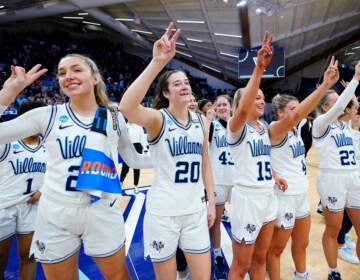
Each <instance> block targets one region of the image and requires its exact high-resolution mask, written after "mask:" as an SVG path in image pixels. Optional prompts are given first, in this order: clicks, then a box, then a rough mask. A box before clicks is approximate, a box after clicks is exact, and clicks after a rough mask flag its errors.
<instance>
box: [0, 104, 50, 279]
mask: <svg viewBox="0 0 360 280" xmlns="http://www.w3.org/2000/svg"><path fill="white" fill-rule="evenodd" d="M41 106H46V105H45V104H44V103H42V102H38V101H25V102H23V103H22V104H21V106H20V108H19V110H18V116H20V115H22V114H23V113H25V112H27V111H29V110H31V109H34V108H37V107H41ZM40 142H41V138H40V137H39V135H34V136H30V137H26V138H24V139H22V140H18V141H14V142H11V143H8V144H5V145H0V190H1V192H0V279H4V272H5V269H6V265H7V262H8V259H9V253H10V249H11V243H12V240H13V236H14V235H16V239H17V244H18V248H19V249H18V254H19V263H20V265H19V278H20V279H29V280H30V279H31V280H32V279H34V277H35V268H36V263H35V259H34V258H32V257H29V251H30V245H31V240H32V237H33V233H34V227H35V218H36V213H37V207H38V200H39V198H40V195H41V194H40V191H39V190H40V188H41V187H42V184H43V178H44V173H45V170H46V161H45V149H44V148H43V147H42V145H41V143H40Z"/></svg>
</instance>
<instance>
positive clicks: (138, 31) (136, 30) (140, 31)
mask: <svg viewBox="0 0 360 280" xmlns="http://www.w3.org/2000/svg"><path fill="white" fill-rule="evenodd" d="M131 31H133V32H137V33H142V34H153V33H152V32H150V31H144V30H138V29H131Z"/></svg>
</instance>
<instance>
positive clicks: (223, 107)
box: [215, 96, 231, 121]
mask: <svg viewBox="0 0 360 280" xmlns="http://www.w3.org/2000/svg"><path fill="white" fill-rule="evenodd" d="M215 104H216V116H217V117H218V118H219V119H222V120H226V121H227V120H228V119H229V118H230V111H231V105H230V103H229V101H228V100H227V99H226V98H225V97H223V96H221V97H219V98H218V99H217V100H216V103H215Z"/></svg>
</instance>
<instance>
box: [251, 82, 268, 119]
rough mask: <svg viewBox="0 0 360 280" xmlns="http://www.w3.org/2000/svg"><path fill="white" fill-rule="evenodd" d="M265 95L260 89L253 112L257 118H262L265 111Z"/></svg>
mask: <svg viewBox="0 0 360 280" xmlns="http://www.w3.org/2000/svg"><path fill="white" fill-rule="evenodd" d="M265 105H266V104H265V96H264V93H263V92H262V90H260V89H259V91H258V93H257V96H256V99H255V102H254V104H253V106H252V114H253V116H254V117H256V118H260V117H261V116H262V115H263V114H264V111H265Z"/></svg>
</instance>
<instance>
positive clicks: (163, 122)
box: [148, 110, 165, 145]
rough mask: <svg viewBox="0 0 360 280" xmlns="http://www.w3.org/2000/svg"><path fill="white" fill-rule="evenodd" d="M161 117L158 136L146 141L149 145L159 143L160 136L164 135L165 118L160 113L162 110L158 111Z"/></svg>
mask: <svg viewBox="0 0 360 280" xmlns="http://www.w3.org/2000/svg"><path fill="white" fill-rule="evenodd" d="M160 113H161V116H162V118H163V121H162V124H161V129H160V132H159V135H158V136H156V137H155V138H154V139H153V140H151V141H148V143H149V145H155V144H156V143H157V142H159V140H160V139H161V136H162V135H163V134H164V132H165V116H164V113H163V112H162V110H160Z"/></svg>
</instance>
